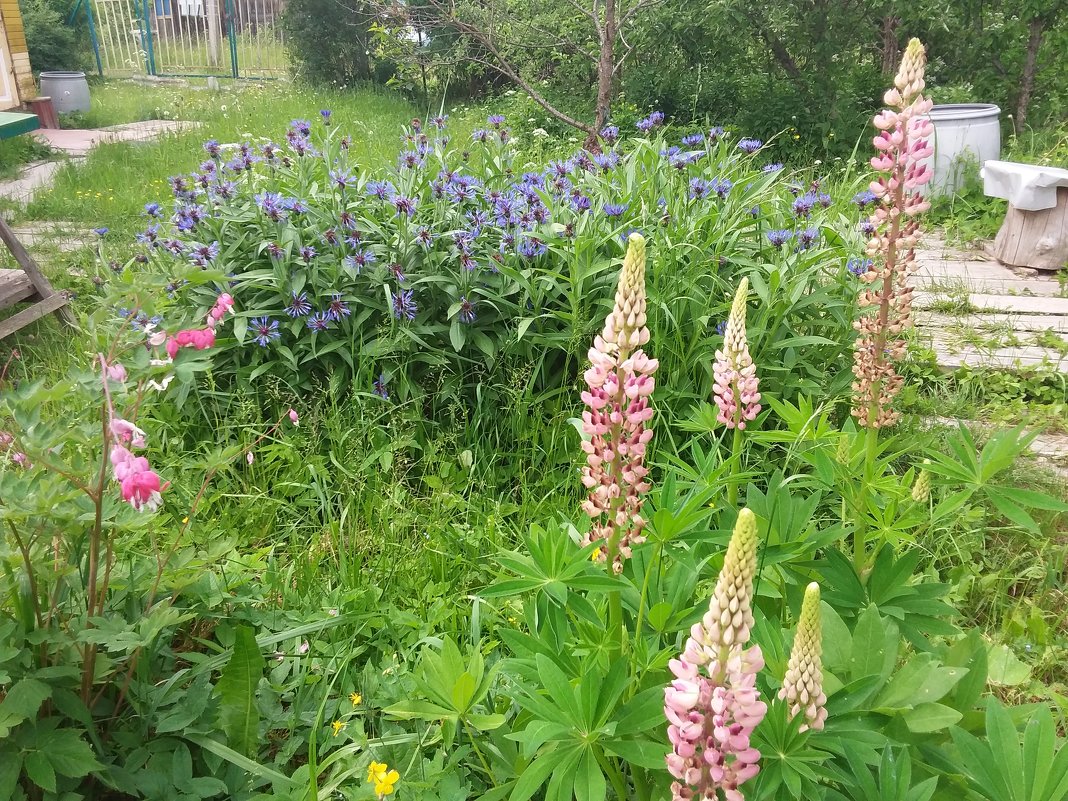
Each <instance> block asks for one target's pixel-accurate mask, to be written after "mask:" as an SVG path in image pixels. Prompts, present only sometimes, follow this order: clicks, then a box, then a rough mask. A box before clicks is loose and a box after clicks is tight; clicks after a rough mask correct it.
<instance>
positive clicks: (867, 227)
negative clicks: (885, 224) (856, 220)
mask: <svg viewBox="0 0 1068 801" xmlns="http://www.w3.org/2000/svg"><path fill="white" fill-rule="evenodd" d="M858 228H859V229H860V232H861V233H862V234H864V236H874V235H875V223H873V222H872V221H871V220H862V221H861V223H860V225H859V226H858Z"/></svg>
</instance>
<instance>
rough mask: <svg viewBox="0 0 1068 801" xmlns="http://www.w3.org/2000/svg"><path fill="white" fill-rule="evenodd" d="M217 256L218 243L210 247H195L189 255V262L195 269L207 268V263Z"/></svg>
mask: <svg viewBox="0 0 1068 801" xmlns="http://www.w3.org/2000/svg"><path fill="white" fill-rule="evenodd" d="M218 255H219V243H218V242H212V243H211V244H210V245H197V246H196V247H195V248H193V250H192V252H191V253H190V254H189V260H190V261H191V262H193V264H195V265H196V266H197V267H207V266H208V263H209V262H212V261H214V260H215V257H216V256H218Z"/></svg>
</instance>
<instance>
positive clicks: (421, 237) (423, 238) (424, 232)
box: [415, 225, 434, 248]
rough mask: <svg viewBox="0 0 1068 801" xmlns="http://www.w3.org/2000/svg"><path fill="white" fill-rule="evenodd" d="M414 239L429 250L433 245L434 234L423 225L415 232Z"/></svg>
mask: <svg viewBox="0 0 1068 801" xmlns="http://www.w3.org/2000/svg"><path fill="white" fill-rule="evenodd" d="M415 238H416V239H417V240H418V241H419V244H420V245H422V246H423V247H425V248H429V247H430V246H431V245H433V244H434V233H433V232H432V231H431V230H430V229H429V228H427V227H426V226H425V225H424V226H422V227H421V228H420V229H419V230H418V231H416V232H415Z"/></svg>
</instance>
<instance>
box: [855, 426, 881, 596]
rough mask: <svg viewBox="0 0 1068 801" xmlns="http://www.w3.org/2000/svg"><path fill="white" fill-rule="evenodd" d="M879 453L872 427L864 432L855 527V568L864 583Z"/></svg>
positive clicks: (877, 430) (877, 437) (876, 434)
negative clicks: (870, 506)
mask: <svg viewBox="0 0 1068 801" xmlns="http://www.w3.org/2000/svg"><path fill="white" fill-rule="evenodd" d="M878 452H879V429H877V428H874V427H870V428H867V429H865V430H864V469H863V472H862V473H861V477H860V493H859V495H858V497H857V506H856V511H855V515H856V521H855V525H854V527H853V568H854V569H855V570H856V571H857V576H858V577H859V578H860V580H861V581H862V582H863V580H864V569H865V567H867V561H868V554H867V548H866V546H867V539H868V500H869V498H870V496H871V484H872V481H873V479H874V478H875V462H876V460H877V459H878Z"/></svg>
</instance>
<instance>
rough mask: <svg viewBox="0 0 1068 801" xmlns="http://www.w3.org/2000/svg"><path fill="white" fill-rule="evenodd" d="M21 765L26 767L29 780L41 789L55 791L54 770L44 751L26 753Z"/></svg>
mask: <svg viewBox="0 0 1068 801" xmlns="http://www.w3.org/2000/svg"><path fill="white" fill-rule="evenodd" d="M22 766H23V767H24V768H25V769H26V775H27V776H29V778H30V781H32V782H33V783H34V784H36V785H37V786H38V787H40V788H41V789H42V790H47V791H48V792H50V793H54V792H55V791H56V772H55V771H54V770H53V769H52V763H51V762H49V761H48V757H47V756H46V755H45V752H44V751H30V752H29V753H27V754H26V759H25V761H24V762H23V763H22Z"/></svg>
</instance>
